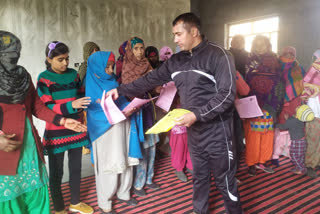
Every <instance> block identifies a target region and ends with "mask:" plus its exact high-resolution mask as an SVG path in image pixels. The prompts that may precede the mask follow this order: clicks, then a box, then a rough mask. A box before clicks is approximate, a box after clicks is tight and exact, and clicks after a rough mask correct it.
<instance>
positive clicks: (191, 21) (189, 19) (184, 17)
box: [172, 13, 201, 31]
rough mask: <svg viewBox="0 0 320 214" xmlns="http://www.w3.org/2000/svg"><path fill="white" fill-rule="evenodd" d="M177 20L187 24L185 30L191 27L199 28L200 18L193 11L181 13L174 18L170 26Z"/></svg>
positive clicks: (176, 22)
mask: <svg viewBox="0 0 320 214" xmlns="http://www.w3.org/2000/svg"><path fill="white" fill-rule="evenodd" d="M178 22H183V23H184V24H187V28H186V29H187V30H188V31H190V29H191V27H196V28H197V29H198V30H199V31H200V28H201V23H200V19H199V18H198V16H196V15H195V14H194V13H183V14H181V15H179V16H178V17H177V18H175V19H174V20H173V22H172V26H175V25H176V24H178Z"/></svg>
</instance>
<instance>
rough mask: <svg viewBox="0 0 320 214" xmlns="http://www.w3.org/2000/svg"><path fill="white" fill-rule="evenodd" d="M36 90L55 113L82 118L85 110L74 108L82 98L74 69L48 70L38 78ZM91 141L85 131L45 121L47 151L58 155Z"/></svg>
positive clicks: (82, 92) (44, 141)
mask: <svg viewBox="0 0 320 214" xmlns="http://www.w3.org/2000/svg"><path fill="white" fill-rule="evenodd" d="M37 91H38V94H39V96H40V99H41V100H42V101H43V102H44V103H45V105H46V106H47V107H49V108H50V109H51V110H53V111H54V112H56V113H58V114H60V115H63V116H64V117H66V118H73V119H76V120H78V121H82V119H83V116H82V111H81V110H79V109H74V108H72V101H74V100H76V99H78V98H80V97H83V95H84V88H83V87H82V86H81V82H80V78H79V75H78V74H77V71H75V70H74V69H69V68H68V69H67V71H66V72H65V73H63V74H57V73H55V72H53V71H49V70H46V71H44V72H42V73H41V74H40V75H39V77H38V83H37ZM88 143H89V141H88V138H87V134H86V133H85V132H80V133H77V132H74V131H71V130H68V129H66V128H65V127H64V126H56V125H54V124H52V123H46V129H45V132H44V136H43V144H44V149H45V154H48V153H51V154H56V153H60V152H64V151H66V150H68V149H74V148H78V147H82V146H84V145H87V144H88Z"/></svg>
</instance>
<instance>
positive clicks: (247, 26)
mask: <svg viewBox="0 0 320 214" xmlns="http://www.w3.org/2000/svg"><path fill="white" fill-rule="evenodd" d="M250 33H251V23H250V22H248V23H243V24H237V25H230V27H229V36H230V37H232V36H234V35H237V34H242V35H248V34H250Z"/></svg>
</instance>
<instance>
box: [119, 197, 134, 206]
mask: <svg viewBox="0 0 320 214" xmlns="http://www.w3.org/2000/svg"><path fill="white" fill-rule="evenodd" d="M118 200H119V201H120V202H123V203H126V204H127V205H129V206H137V205H138V201H137V200H136V199H134V198H130V199H129V200H122V199H120V198H118Z"/></svg>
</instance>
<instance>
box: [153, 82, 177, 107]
mask: <svg viewBox="0 0 320 214" xmlns="http://www.w3.org/2000/svg"><path fill="white" fill-rule="evenodd" d="M176 93H177V88H176V86H175V85H174V82H173V81H171V82H168V83H167V84H165V85H164V86H163V88H162V90H161V92H160V96H159V98H158V100H157V102H156V106H159V107H160V108H162V109H163V110H165V111H167V112H168V111H169V110H170V107H171V105H172V102H173V99H174V96H175V95H176Z"/></svg>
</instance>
